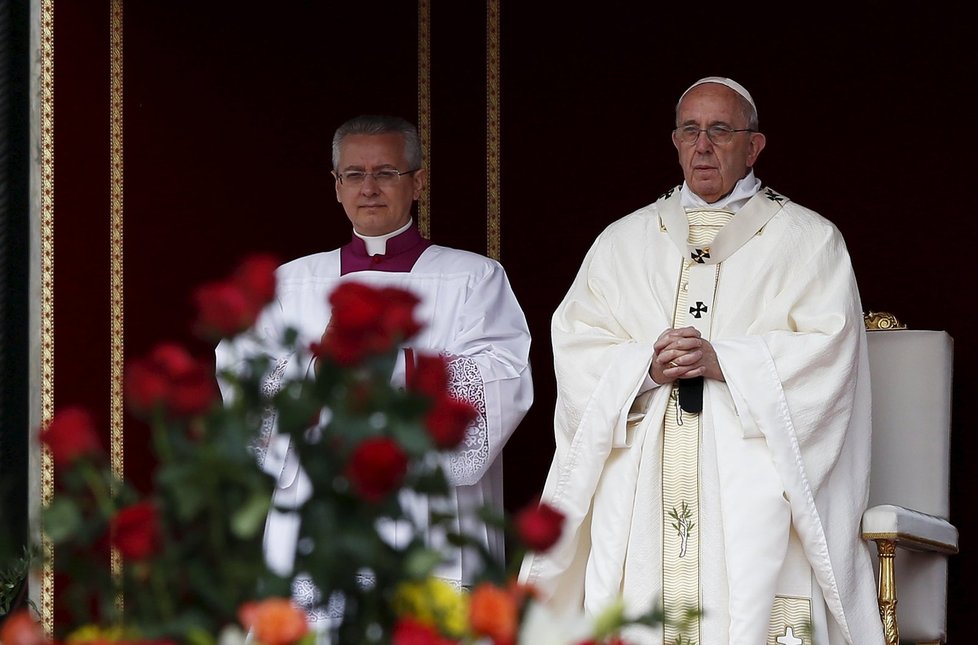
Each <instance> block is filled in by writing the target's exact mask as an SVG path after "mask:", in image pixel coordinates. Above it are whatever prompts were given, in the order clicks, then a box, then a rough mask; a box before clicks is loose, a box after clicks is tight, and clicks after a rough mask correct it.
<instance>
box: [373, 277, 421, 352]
mask: <svg viewBox="0 0 978 645" xmlns="http://www.w3.org/2000/svg"><path fill="white" fill-rule="evenodd" d="M380 295H381V298H382V299H383V300H384V327H385V328H386V329H387V331H388V332H389V333H390V334H392V335H394V336H397V337H399V338H400V339H401V340H404V339H406V338H411V337H412V336H414V335H415V334H417V333H418V332H419V331H421V324H420V323H418V321H417V320H415V319H414V309H415V307H417V306H418V303H420V302H421V299H420V298H418V297H417V296H416V295H414V294H413V293H411V292H410V291H405V290H403V289H396V288H394V287H387V288H386V289H382V290H381V294H380Z"/></svg>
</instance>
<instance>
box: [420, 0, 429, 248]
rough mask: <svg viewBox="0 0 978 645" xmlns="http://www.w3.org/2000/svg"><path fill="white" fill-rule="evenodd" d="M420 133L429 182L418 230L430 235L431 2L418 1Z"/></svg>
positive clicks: (424, 234)
mask: <svg viewBox="0 0 978 645" xmlns="http://www.w3.org/2000/svg"><path fill="white" fill-rule="evenodd" d="M418 136H419V137H420V139H421V152H422V154H423V155H424V159H425V163H426V164H427V166H428V181H427V183H426V184H425V189H424V191H423V192H422V193H421V197H420V198H418V230H419V231H420V232H421V235H422V236H423V237H426V238H429V239H430V238H431V4H430V2H429V0H418Z"/></svg>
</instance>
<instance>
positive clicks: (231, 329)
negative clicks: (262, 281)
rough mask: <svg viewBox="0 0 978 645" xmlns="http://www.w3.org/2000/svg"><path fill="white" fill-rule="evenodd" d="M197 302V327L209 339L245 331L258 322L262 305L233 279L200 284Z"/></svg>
mask: <svg viewBox="0 0 978 645" xmlns="http://www.w3.org/2000/svg"><path fill="white" fill-rule="evenodd" d="M194 302H195V303H196V305H197V321H196V323H195V324H194V329H195V330H196V332H197V334H199V335H200V336H201V337H203V338H205V339H208V340H213V339H220V338H232V337H234V336H237V335H238V334H240V333H241V332H243V331H246V330H247V329H249V328H250V327H251V326H252V325H253V324H255V320H256V319H257V318H258V313H259V312H260V311H261V307H262V304H261V303H259V302H257V301H255V300H253V299H252V297H251V295H250V294H249V293H248V292H247V291H245V290H244V289H242V288H241V286H240V285H238V284H235V283H231V282H212V283H210V284H205V285H203V286H201V287H198V288H197V290H196V291H195V292H194Z"/></svg>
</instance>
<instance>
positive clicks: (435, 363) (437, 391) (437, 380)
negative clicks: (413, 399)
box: [408, 354, 448, 399]
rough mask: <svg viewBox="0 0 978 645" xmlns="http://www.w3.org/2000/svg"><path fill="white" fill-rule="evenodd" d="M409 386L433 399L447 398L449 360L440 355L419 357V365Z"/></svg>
mask: <svg viewBox="0 0 978 645" xmlns="http://www.w3.org/2000/svg"><path fill="white" fill-rule="evenodd" d="M408 386H409V387H410V388H411V389H412V390H414V391H415V392H420V393H421V394H424V395H425V396H429V397H431V398H432V399H439V398H441V397H443V396H445V392H446V390H448V359H446V358H445V357H444V356H442V355H440V354H438V355H435V356H428V355H424V354H420V355H418V360H417V365H416V366H415V368H414V373H413V374H412V375H411V380H410V382H409V383H408Z"/></svg>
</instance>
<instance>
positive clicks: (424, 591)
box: [393, 578, 469, 638]
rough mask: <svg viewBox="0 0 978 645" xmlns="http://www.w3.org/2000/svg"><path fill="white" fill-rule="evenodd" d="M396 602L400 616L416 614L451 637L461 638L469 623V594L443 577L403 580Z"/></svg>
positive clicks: (413, 615) (416, 617) (419, 618)
mask: <svg viewBox="0 0 978 645" xmlns="http://www.w3.org/2000/svg"><path fill="white" fill-rule="evenodd" d="M393 606H394V611H395V613H397V615H398V616H400V617H402V618H413V619H414V620H416V621H418V622H419V623H421V624H423V625H427V626H428V627H431V628H433V629H436V630H438V632H439V633H441V634H442V635H444V636H449V637H451V638H461V637H462V636H464V635H465V633H466V629H467V627H468V613H469V599H468V594H467V593H465V592H464V591H462V590H460V589H456V588H455V587H454V586H453V585H452V584H451V583H449V582H446V581H445V580H442V579H440V578H426V579H425V580H421V581H410V582H403V583H401V584H400V585H399V586H398V588H397V591H396V593H395V594H394V604H393Z"/></svg>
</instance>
